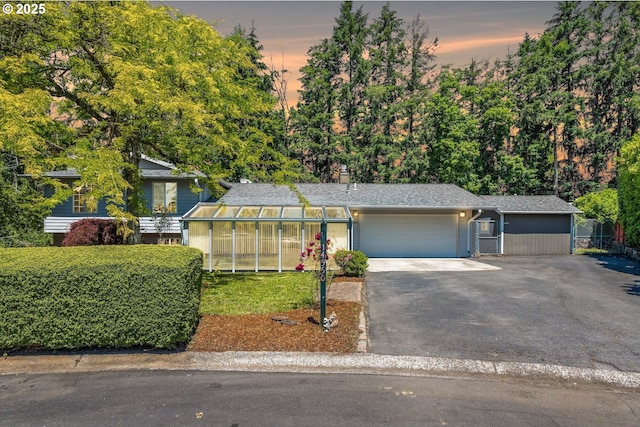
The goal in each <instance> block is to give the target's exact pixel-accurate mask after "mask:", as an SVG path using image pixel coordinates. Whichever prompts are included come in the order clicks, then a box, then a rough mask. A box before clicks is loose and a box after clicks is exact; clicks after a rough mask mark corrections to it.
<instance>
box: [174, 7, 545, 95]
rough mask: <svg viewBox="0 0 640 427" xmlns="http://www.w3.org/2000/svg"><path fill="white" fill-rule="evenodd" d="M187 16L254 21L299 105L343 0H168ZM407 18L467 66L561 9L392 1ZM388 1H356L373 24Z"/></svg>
mask: <svg viewBox="0 0 640 427" xmlns="http://www.w3.org/2000/svg"><path fill="white" fill-rule="evenodd" d="M162 3H163V4H165V5H168V6H171V7H174V8H177V9H179V10H180V11H181V12H182V13H184V14H187V15H196V16H198V17H200V18H202V19H204V20H206V21H208V22H213V21H215V22H216V24H215V27H216V29H217V30H218V31H219V32H220V33H221V34H223V35H227V34H229V33H231V32H232V31H233V29H234V27H235V26H236V25H241V26H242V27H245V28H247V30H248V29H250V28H251V25H252V22H253V25H254V26H255V28H256V33H257V35H258V38H259V40H260V42H261V43H262V45H263V46H264V50H263V51H262V53H263V55H264V62H265V63H266V64H267V65H271V64H274V65H275V66H276V68H280V67H282V65H284V68H285V69H287V70H289V72H290V76H289V79H288V88H289V94H288V100H289V103H290V104H292V105H294V104H295V103H296V101H297V92H296V91H297V89H298V88H299V86H300V85H299V82H298V81H297V80H298V78H299V77H300V74H299V72H298V70H299V69H300V68H301V67H302V66H303V65H304V64H305V63H306V53H307V51H308V49H309V47H311V46H313V45H315V44H317V43H318V42H320V41H321V40H322V39H324V38H328V37H330V36H331V33H332V30H333V27H334V25H335V19H336V18H337V17H338V15H339V13H340V4H341V2H339V1H212V0H208V1H165V2H162ZM389 3H390V5H391V9H392V10H395V11H396V12H397V14H398V16H399V17H400V18H402V19H404V20H405V21H407V22H410V21H412V20H413V18H414V17H415V16H417V15H420V17H421V18H422V19H423V20H424V21H425V23H426V25H427V27H428V28H429V33H430V36H431V38H433V37H438V39H439V46H438V48H437V50H436V55H437V59H436V63H437V64H439V65H442V64H453V65H455V66H463V65H465V64H468V63H469V62H470V61H471V59H472V58H474V59H477V60H481V59H490V60H492V61H493V60H494V59H496V58H504V57H505V55H506V54H507V52H508V50H509V49H511V50H512V51H515V50H516V49H517V48H518V44H519V43H520V42H521V41H522V39H523V37H524V35H525V33H529V34H531V35H532V36H537V35H538V34H540V33H542V32H543V31H544V29H545V27H546V24H545V23H546V22H547V21H549V20H550V19H551V18H552V17H553V15H554V13H555V6H556V4H557V3H556V2H555V1H536V2H530V1H529V2H527V1H498V2H486V1H444V2H443V1H403V2H394V1H392V2H389ZM384 4H385V2H381V1H365V2H354V9H356V8H358V7H360V6H363V10H364V11H365V12H366V13H368V14H369V22H371V21H373V19H375V18H377V17H378V16H379V15H380V10H381V9H382V6H383V5H384Z"/></svg>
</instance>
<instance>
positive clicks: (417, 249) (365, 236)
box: [359, 212, 458, 258]
mask: <svg viewBox="0 0 640 427" xmlns="http://www.w3.org/2000/svg"><path fill="white" fill-rule="evenodd" d="M457 228H458V219H457V216H456V215H452V214H402V215H401V214H367V213H364V212H363V213H360V218H359V230H360V231H359V234H360V239H359V241H360V250H361V251H362V252H364V253H365V254H366V255H367V256H368V257H371V258H455V257H457V244H456V242H457V234H458V233H457Z"/></svg>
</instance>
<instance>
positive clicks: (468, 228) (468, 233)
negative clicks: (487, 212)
mask: <svg viewBox="0 0 640 427" xmlns="http://www.w3.org/2000/svg"><path fill="white" fill-rule="evenodd" d="M480 215H482V209H478V213H477V214H475V215H474V216H472V217H471V218H469V221H467V256H471V221H475V220H476V219H478V217H479V216H480Z"/></svg>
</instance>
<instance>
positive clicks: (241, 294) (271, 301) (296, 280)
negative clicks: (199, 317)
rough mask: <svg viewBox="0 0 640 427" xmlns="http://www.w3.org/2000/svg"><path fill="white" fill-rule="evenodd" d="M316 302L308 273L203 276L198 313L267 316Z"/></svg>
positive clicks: (205, 274)
mask: <svg viewBox="0 0 640 427" xmlns="http://www.w3.org/2000/svg"><path fill="white" fill-rule="evenodd" d="M314 302H315V284H314V278H313V276H312V275H311V274H310V273H301V272H298V271H296V272H288V273H217V274H215V275H214V274H211V273H206V272H205V273H203V277H202V296H201V299H200V314H223V315H239V314H268V313H278V312H283V311H288V310H293V309H297V308H301V307H305V306H308V305H310V304H313V303H314Z"/></svg>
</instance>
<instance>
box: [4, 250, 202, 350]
mask: <svg viewBox="0 0 640 427" xmlns="http://www.w3.org/2000/svg"><path fill="white" fill-rule="evenodd" d="M201 280H202V253H201V252H200V251H199V250H197V249H193V248H187V247H182V246H155V245H153V246H152V245H137V246H91V247H64V248H53V247H46V248H15V249H0V349H3V350H15V349H36V348H38V349H73V348H83V347H133V346H154V347H158V348H175V347H176V346H177V345H179V344H181V343H185V342H187V341H188V340H189V339H190V338H191V336H192V334H193V333H194V331H195V326H196V324H197V321H198V305H199V302H200V285H201Z"/></svg>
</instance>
